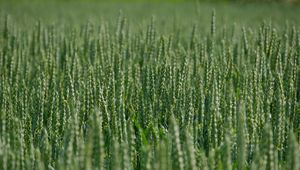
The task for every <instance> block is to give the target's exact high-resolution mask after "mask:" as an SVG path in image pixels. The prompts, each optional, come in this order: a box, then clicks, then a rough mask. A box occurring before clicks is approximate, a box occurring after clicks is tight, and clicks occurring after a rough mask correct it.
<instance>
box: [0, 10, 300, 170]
mask: <svg viewBox="0 0 300 170" xmlns="http://www.w3.org/2000/svg"><path fill="white" fill-rule="evenodd" d="M210 20H211V23H202V22H201V23H196V24H195V25H192V26H191V29H190V30H188V31H190V32H189V36H183V37H180V36H179V35H180V32H179V31H178V32H175V31H174V30H172V31H174V32H169V33H164V34H162V33H160V32H159V31H158V29H157V28H156V27H157V24H156V21H155V18H154V17H153V18H152V19H151V20H150V21H148V22H147V25H146V26H145V27H144V28H143V30H136V29H134V31H132V29H131V27H132V26H133V25H130V24H128V20H127V19H126V17H124V15H122V14H120V16H119V18H118V21H117V23H116V24H115V25H110V24H107V23H105V22H103V23H101V24H100V26H99V27H98V26H96V25H94V24H92V23H87V24H84V25H82V26H81V27H72V26H68V25H66V27H62V26H61V25H55V24H52V25H47V24H43V22H42V21H37V22H36V24H35V25H34V26H32V27H31V29H28V28H27V27H26V28H20V27H16V26H15V25H14V24H12V23H13V22H12V21H11V19H10V18H9V17H8V16H6V17H4V19H3V22H2V24H1V25H2V28H1V35H0V47H1V49H0V169H4V170H6V169H72V170H73V169H162V170H165V169H175V170H176V169H180V170H184V169H192V170H196V169H227V170H228V169H253V170H256V169H293V170H298V169H299V168H300V147H299V142H300V32H299V29H298V28H297V27H296V26H292V25H290V24H286V26H285V27H284V28H281V29H280V30H279V29H277V28H276V27H274V26H273V25H272V24H271V23H270V22H263V23H261V25H257V26H255V28H254V29H250V28H247V27H242V29H239V27H237V26H235V25H234V26H229V27H228V26H227V27H225V26H224V27H221V28H219V27H216V14H215V12H213V14H212V16H211V17H210ZM200 24H205V25H207V27H209V28H210V31H209V33H205V32H203V31H201V30H200V29H199V25H200ZM186 32H187V31H186Z"/></svg>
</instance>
